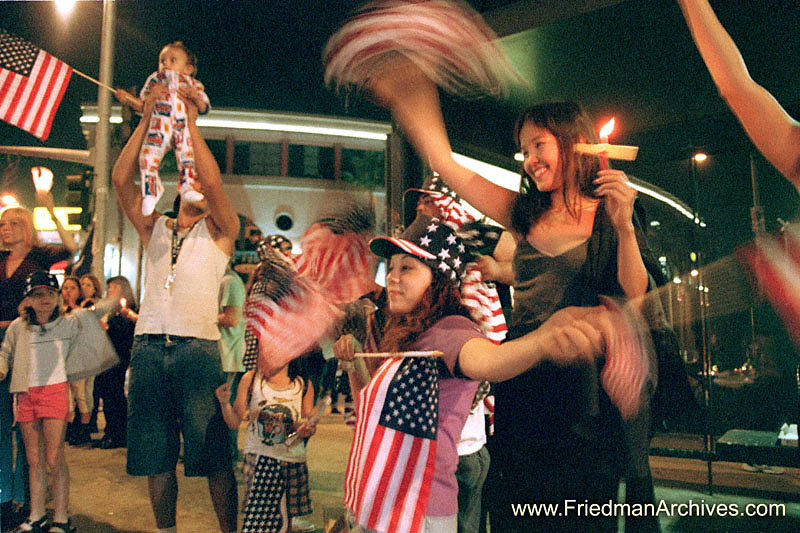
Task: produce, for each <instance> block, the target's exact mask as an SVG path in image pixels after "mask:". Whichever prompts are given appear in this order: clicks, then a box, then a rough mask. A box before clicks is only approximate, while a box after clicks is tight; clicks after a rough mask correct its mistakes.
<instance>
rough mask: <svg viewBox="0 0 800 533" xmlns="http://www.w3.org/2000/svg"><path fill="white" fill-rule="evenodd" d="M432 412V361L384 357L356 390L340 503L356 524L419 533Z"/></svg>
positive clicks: (429, 468)
mask: <svg viewBox="0 0 800 533" xmlns="http://www.w3.org/2000/svg"><path fill="white" fill-rule="evenodd" d="M438 410H439V379H438V371H437V362H436V361H435V360H433V359H428V358H405V359H400V358H395V359H390V360H388V361H386V362H384V363H383V365H381V367H380V368H379V369H378V371H377V372H376V373H375V375H374V376H373V378H372V380H371V381H370V383H369V385H367V387H365V388H364V389H362V390H361V391H360V392H359V394H358V402H357V411H358V414H357V417H356V420H357V421H356V431H355V434H354V436H353V446H352V448H351V450H350V458H349V460H348V463H347V474H346V476H345V504H346V505H347V507H348V509H349V510H350V512H351V513H352V514H353V516H354V517H355V519H356V522H358V524H360V525H361V526H364V527H367V528H370V529H374V530H376V531H379V532H392V533H395V532H409V533H415V532H418V531H421V530H422V526H423V523H424V518H425V512H426V510H427V507H428V496H429V494H430V487H431V482H432V480H433V471H434V465H435V463H436V433H437V428H438Z"/></svg>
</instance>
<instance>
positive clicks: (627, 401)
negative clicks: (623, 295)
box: [600, 298, 654, 420]
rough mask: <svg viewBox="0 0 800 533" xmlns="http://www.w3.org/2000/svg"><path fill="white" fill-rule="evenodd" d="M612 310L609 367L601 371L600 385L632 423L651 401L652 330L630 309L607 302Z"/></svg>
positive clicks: (604, 301)
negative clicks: (649, 388)
mask: <svg viewBox="0 0 800 533" xmlns="http://www.w3.org/2000/svg"><path fill="white" fill-rule="evenodd" d="M603 303H604V304H605V306H606V307H607V308H608V309H609V311H610V313H609V316H610V319H611V323H612V325H613V327H612V330H611V332H610V333H611V334H610V335H609V337H608V339H607V341H606V364H605V366H603V370H602V371H601V372H600V382H601V383H602V385H603V389H604V390H605V391H606V393H607V394H608V397H609V399H611V401H612V402H613V404H614V405H615V406H616V407H617V409H618V410H619V413H620V414H621V415H622V418H624V419H625V420H630V419H632V418H633V417H634V416H636V415H637V414H638V413H639V411H641V409H642V407H643V406H644V403H645V401H647V400H648V399H649V398H650V393H652V391H651V390H648V387H649V386H651V385H652V381H651V378H652V372H651V366H650V360H651V359H654V357H649V356H648V351H649V352H650V355H652V354H653V345H652V341H651V340H650V331H649V330H647V329H645V328H644V327H643V326H644V322H643V320H642V319H641V317H640V316H637V314H636V313H635V310H634V309H632V308H631V307H630V306H627V307H626V308H625V309H623V308H621V307H619V306H618V305H616V304H615V303H614V302H612V301H611V300H610V299H607V298H605V299H603Z"/></svg>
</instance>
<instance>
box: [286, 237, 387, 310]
mask: <svg viewBox="0 0 800 533" xmlns="http://www.w3.org/2000/svg"><path fill="white" fill-rule="evenodd" d="M302 248H303V254H302V255H301V256H300V258H299V259H298V261H297V271H298V272H299V273H300V274H302V275H304V276H307V277H308V278H309V279H312V280H314V281H315V282H316V283H317V284H319V285H320V286H321V287H322V288H323V289H325V291H326V298H327V299H328V300H329V301H330V302H331V303H335V304H345V303H350V302H353V301H355V300H357V299H358V298H360V297H361V296H362V295H364V294H366V293H367V292H369V290H370V289H371V288H372V276H371V272H370V267H369V262H368V260H367V257H368V256H369V243H368V239H367V238H366V236H365V235H364V234H361V233H356V232H353V231H343V232H337V231H335V228H332V227H331V226H330V224H328V223H319V222H318V223H316V224H313V225H312V226H311V227H310V228H308V230H307V231H306V232H305V234H303V243H302Z"/></svg>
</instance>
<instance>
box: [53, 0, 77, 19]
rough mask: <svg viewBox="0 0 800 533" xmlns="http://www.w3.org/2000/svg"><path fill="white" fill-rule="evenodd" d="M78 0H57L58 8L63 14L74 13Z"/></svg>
mask: <svg viewBox="0 0 800 533" xmlns="http://www.w3.org/2000/svg"><path fill="white" fill-rule="evenodd" d="M76 1H77V0H55V2H56V9H57V10H58V12H59V13H61V15H62V16H67V15H69V14H70V13H72V9H73V8H74V7H75V2H76Z"/></svg>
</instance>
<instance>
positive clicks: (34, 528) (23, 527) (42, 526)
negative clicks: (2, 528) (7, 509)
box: [12, 515, 48, 533]
mask: <svg viewBox="0 0 800 533" xmlns="http://www.w3.org/2000/svg"><path fill="white" fill-rule="evenodd" d="M46 531H48V529H47V515H44V516H43V517H41V518H40V519H39V520H36V521H33V520H31V519H30V518H28V519H26V520H25V521H24V522H23V523H21V524H20V525H18V526H17V527H16V529H14V531H13V532H12V533H45V532H46Z"/></svg>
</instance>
